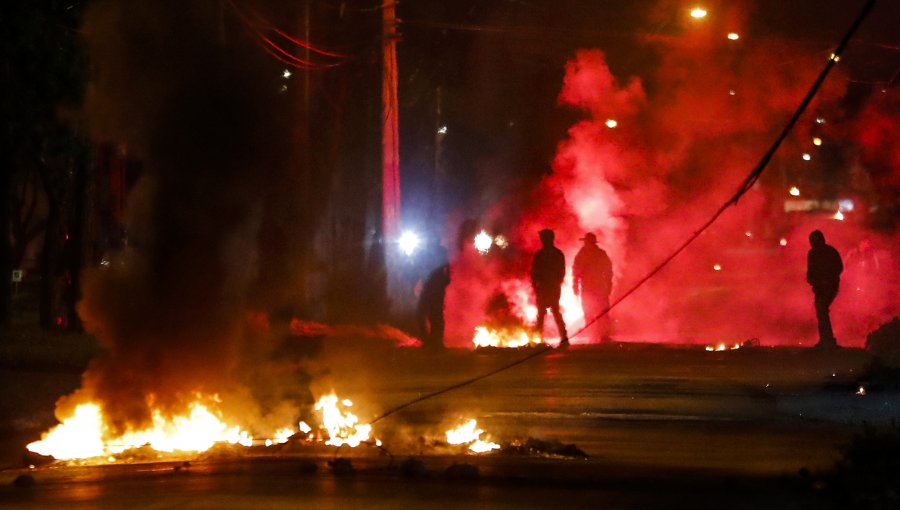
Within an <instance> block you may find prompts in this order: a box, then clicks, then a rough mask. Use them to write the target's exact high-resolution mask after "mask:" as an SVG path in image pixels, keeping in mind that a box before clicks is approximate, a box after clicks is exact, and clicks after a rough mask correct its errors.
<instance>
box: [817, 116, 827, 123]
mask: <svg viewBox="0 0 900 510" xmlns="http://www.w3.org/2000/svg"><path fill="white" fill-rule="evenodd" d="M816 124H825V119H824V118H822V117H816Z"/></svg>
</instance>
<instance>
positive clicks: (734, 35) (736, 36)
mask: <svg viewBox="0 0 900 510" xmlns="http://www.w3.org/2000/svg"><path fill="white" fill-rule="evenodd" d="M740 38H741V36H740V34H738V33H737V32H730V33H729V34H728V40H729V41H737V40H738V39H740Z"/></svg>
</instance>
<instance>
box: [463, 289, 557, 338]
mask: <svg viewBox="0 0 900 510" xmlns="http://www.w3.org/2000/svg"><path fill="white" fill-rule="evenodd" d="M485 317H486V318H485V323H484V324H483V325H481V326H478V327H476V328H475V335H474V337H473V338H472V343H473V344H474V345H475V348H476V349H485V348H522V347H534V346H539V345H542V344H543V341H542V340H541V337H540V335H538V334H536V333H535V332H534V331H533V330H532V328H529V327H527V326H526V325H525V324H524V323H523V321H522V320H521V319H520V318H519V317H518V316H517V315H516V314H515V313H514V312H513V306H512V303H510V301H509V299H508V298H507V296H506V294H505V293H504V292H502V291H498V292H496V293H495V294H494V296H493V297H492V298H491V299H490V300H489V301H488V304H487V306H486V308H485Z"/></svg>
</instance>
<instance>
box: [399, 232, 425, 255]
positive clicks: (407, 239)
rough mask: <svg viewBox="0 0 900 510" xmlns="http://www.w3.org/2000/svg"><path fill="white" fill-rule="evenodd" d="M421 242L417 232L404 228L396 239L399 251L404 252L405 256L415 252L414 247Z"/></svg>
mask: <svg viewBox="0 0 900 510" xmlns="http://www.w3.org/2000/svg"><path fill="white" fill-rule="evenodd" d="M421 243H422V240H421V239H419V236H418V234H416V233H415V232H413V231H411V230H406V231H404V232H403V234H402V235H401V236H400V238H399V239H397V244H398V245H399V246H400V251H402V252H403V253H404V254H406V256H407V257H409V256H411V255H412V254H413V253H415V251H416V249H417V248H418V247H419V245H420V244H421Z"/></svg>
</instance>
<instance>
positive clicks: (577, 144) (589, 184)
mask: <svg viewBox="0 0 900 510" xmlns="http://www.w3.org/2000/svg"><path fill="white" fill-rule="evenodd" d="M726 18H728V20H729V22H730V23H732V26H733V27H734V28H733V30H738V31H739V30H740V25H741V22H742V18H741V17H740V16H737V15H733V16H726ZM645 44H646V45H647V47H648V49H652V50H653V51H655V52H656V53H657V55H658V57H659V60H658V63H657V65H656V67H655V69H654V70H653V71H652V72H651V73H648V74H647V75H646V76H642V77H617V76H615V75H614V73H613V72H612V71H611V70H610V68H609V66H608V64H607V60H606V56H605V54H604V53H603V52H602V51H600V50H582V51H579V52H577V54H576V55H575V57H574V58H573V59H572V60H571V61H570V62H569V63H568V64H567V65H566V73H565V78H564V83H563V88H562V91H561V93H560V95H559V101H560V103H561V104H562V105H564V106H565V107H570V108H575V109H577V110H578V111H581V112H582V113H583V115H584V118H583V120H581V121H579V122H578V123H576V124H575V125H573V126H572V127H571V128H570V129H569V131H568V137H567V138H566V139H565V140H563V141H561V142H560V143H559V146H558V150H557V154H556V157H555V159H554V161H553V173H552V174H551V175H548V176H547V177H545V178H544V179H543V180H542V182H541V183H540V186H539V187H538V189H537V190H536V191H535V193H534V196H533V197H532V199H531V200H530V201H529V203H530V204H533V205H532V206H530V207H528V208H526V210H524V211H519V212H518V213H515V214H516V215H518V218H519V219H518V221H517V225H516V227H515V229H514V233H513V239H514V242H515V243H516V244H517V245H518V246H519V247H521V248H522V251H523V253H522V255H521V256H520V258H519V263H518V266H517V269H518V270H519V273H518V274H514V273H513V272H512V271H509V269H508V266H507V269H505V270H502V271H500V270H498V271H493V269H492V266H491V264H490V263H488V262H482V261H478V260H473V259H472V257H466V256H464V257H460V258H458V259H457V261H456V263H455V265H454V275H455V277H454V283H453V285H460V288H466V289H469V288H471V287H474V286H479V285H480V286H481V287H488V288H491V286H492V284H488V285H485V283H484V282H499V281H504V280H506V281H509V280H510V279H517V280H518V281H519V283H520V284H519V287H520V288H525V289H526V290H527V284H526V280H527V276H526V275H527V256H528V255H529V254H530V253H532V252H533V251H534V250H536V249H537V248H538V239H537V232H538V230H540V229H541V228H545V227H547V228H552V229H554V230H555V231H556V234H557V245H558V246H559V247H560V248H561V249H562V250H563V251H564V252H565V254H566V259H567V262H568V264H570V265H571V262H572V260H573V259H574V256H575V253H576V252H577V250H578V248H579V247H580V243H579V241H578V239H579V238H580V237H582V236H583V235H584V233H585V232H594V233H596V234H597V235H598V237H599V242H600V245H601V246H602V247H603V248H604V249H605V250H606V251H607V252H608V253H609V254H610V256H611V258H612V260H613V264H614V271H615V281H614V290H613V299H615V298H616V297H617V296H618V295H621V294H622V293H623V292H625V291H626V290H628V289H629V288H630V287H631V286H632V285H633V284H634V283H635V282H637V281H638V280H639V279H640V278H641V277H643V276H644V275H645V274H647V272H649V271H650V270H651V269H652V268H653V267H654V266H655V265H656V264H658V263H659V262H661V261H662V260H663V259H664V258H665V257H666V256H668V255H669V254H670V253H672V251H673V250H674V249H675V248H676V247H677V246H678V245H680V244H681V243H682V242H683V241H684V240H686V239H687V238H688V237H689V236H690V235H691V234H692V233H693V232H694V231H695V230H696V229H697V228H698V227H699V226H700V225H702V224H703V223H704V222H705V221H706V220H707V219H708V218H709V217H710V216H711V215H712V214H713V213H714V212H715V210H716V209H717V208H718V207H719V206H720V205H721V204H722V203H724V202H725V201H726V200H727V199H728V198H730V196H731V195H733V194H734V192H735V191H736V190H737V187H738V185H739V183H740V182H741V181H742V180H743V178H744V177H745V176H746V175H747V174H748V173H749V171H750V170H751V169H752V168H753V166H754V165H755V164H756V163H757V161H758V160H759V159H760V157H761V156H762V155H763V154H764V153H765V151H766V150H767V149H768V147H769V145H770V144H771V143H772V141H773V140H774V139H775V137H776V136H777V134H778V132H779V131H780V130H781V129H782V128H783V126H784V124H785V123H786V122H787V120H788V118H789V117H790V115H791V113H792V112H793V110H794V109H795V108H796V107H797V105H798V104H799V102H800V100H801V99H802V98H803V96H804V94H805V93H806V92H807V90H808V89H809V87H810V86H811V84H812V83H813V81H814V80H815V77H816V75H817V74H818V73H819V71H820V70H821V68H822V66H823V65H824V59H825V58H827V53H826V54H825V55H822V54H818V53H812V52H809V51H805V50H804V49H803V48H798V47H796V46H794V45H791V44H788V43H787V42H785V41H782V40H779V39H775V38H768V39H762V40H759V39H757V40H754V41H753V43H752V45H750V44H748V45H747V46H740V44H743V43H739V42H737V41H729V40H726V38H725V37H724V32H721V31H713V30H708V31H699V30H698V31H695V32H691V33H686V34H682V35H669V36H659V35H656V36H651V37H647V39H646V41H645ZM729 44H730V46H729ZM846 83H847V79H846V76H845V75H842V72H841V70H840V69H838V70H837V72H834V73H833V74H832V76H831V77H830V78H829V80H828V81H827V82H826V84H825V86H824V87H823V89H822V90H821V91H820V93H819V94H818V96H817V98H816V100H815V101H814V103H813V104H812V106H811V107H810V110H809V112H808V113H807V114H806V115H805V116H804V117H803V118H802V119H801V122H800V124H799V125H798V126H797V129H795V131H794V132H793V133H792V134H791V136H790V137H789V139H788V140H787V141H786V143H785V144H784V146H783V147H782V148H781V150H780V152H779V154H778V156H777V157H776V158H775V160H773V161H772V163H771V164H770V165H769V168H768V169H767V171H766V172H767V173H766V174H764V176H763V179H762V180H761V181H760V182H759V183H758V184H757V185H756V186H754V187H753V189H751V190H750V192H749V193H747V194H746V195H745V196H744V197H743V198H742V199H741V201H740V202H739V204H738V206H737V207H733V208H731V209H730V210H729V211H727V212H726V213H725V215H723V216H722V217H721V218H720V220H719V221H718V222H717V223H716V224H715V225H713V227H712V228H710V229H709V230H708V231H706V232H705V233H704V234H703V235H702V236H701V237H700V238H699V239H698V240H697V241H695V242H694V244H693V245H691V246H690V247H689V248H688V249H687V250H686V251H685V252H684V253H683V254H682V255H681V256H679V257H678V258H677V259H676V260H675V261H674V262H673V263H671V264H670V265H669V266H668V267H667V268H666V269H665V270H663V271H662V272H661V273H660V274H658V275H657V277H655V278H654V279H652V280H651V281H650V282H648V283H647V284H646V285H644V286H643V287H642V288H641V289H640V290H639V291H638V292H637V293H635V294H634V295H632V296H631V297H630V298H629V299H628V300H626V301H624V302H623V303H622V304H621V305H619V306H618V307H616V308H615V309H614V310H613V312H612V313H611V316H612V318H613V320H614V333H613V336H614V337H616V338H619V339H622V340H632V341H653V342H676V343H682V342H702V343H713V342H715V343H718V342H720V341H725V342H739V341H743V340H747V339H751V338H758V339H760V340H761V341H762V343H764V344H770V345H771V344H791V345H797V344H803V345H810V344H811V343H813V342H814V341H815V339H816V330H815V315H814V311H813V303H812V293H811V291H810V289H809V286H808V285H807V284H806V281H805V270H806V266H805V264H806V252H807V250H808V249H809V244H808V242H807V240H806V238H807V236H808V234H809V232H810V231H812V230H813V229H821V230H822V231H823V232H824V233H825V235H826V238H827V239H828V241H829V243H830V244H832V245H834V246H835V247H836V248H837V249H838V250H839V251H840V252H841V254H842V256H843V257H844V262H845V265H846V270H845V273H844V275H843V280H842V291H841V294H840V295H839V296H838V298H837V301H836V302H835V304H834V306H833V307H832V316H833V322H834V327H835V333H836V336H837V337H838V339H839V342H840V343H841V344H843V345H861V344H862V343H863V342H864V337H865V334H866V333H867V332H869V331H871V330H872V329H874V328H875V327H877V325H879V324H880V323H882V322H884V321H885V320H888V319H890V317H892V316H893V315H895V314H897V313H898V311H900V309H898V305H897V303H898V302H900V300H898V297H900V296H898V290H897V289H898V285H897V283H898V278H900V274H898V265H897V263H896V260H897V256H898V253H897V246H898V243H897V234H896V233H894V232H893V230H891V229H892V228H893V218H891V219H889V220H887V221H886V222H883V223H887V224H888V227H889V229H888V230H886V231H884V230H876V229H874V228H870V227H872V226H873V225H874V226H877V225H875V223H873V222H872V221H870V218H868V217H867V214H869V213H868V212H867V211H868V210H869V209H870V208H872V207H875V206H876V205H877V204H879V203H880V204H882V207H883V204H890V203H892V202H895V201H896V192H895V190H896V182H897V179H898V177H897V175H898V174H897V171H898V170H897V169H898V165H897V157H896V156H897V143H896V141H895V138H896V137H891V136H890V135H889V134H888V133H890V132H891V130H892V128H893V127H896V123H897V111H896V108H894V109H891V108H889V106H890V104H889V103H890V101H889V100H888V99H886V98H884V97H878V98H875V99H874V100H873V99H870V100H869V101H870V102H869V104H868V106H867V107H866V108H864V109H863V110H862V113H861V114H859V115H858V116H855V115H854V114H853V113H852V112H848V111H846V109H845V108H844V106H843V105H844V104H845V101H844V98H845V97H846V95H847V90H846ZM892 94H893V95H895V92H893V91H888V92H886V93H885V94H884V95H886V96H891V95H892ZM817 117H819V118H821V119H822V120H823V121H824V124H823V123H821V122H817V121H816V119H817ZM825 117H827V118H825ZM610 120H615V124H614V125H613V124H612V123H608V122H609V121H610ZM835 125H838V126H844V127H843V132H842V129H841V128H839V127H836V126H835ZM611 126H613V127H611ZM814 136H815V137H820V138H822V139H823V140H824V143H823V145H822V146H817V145H814V144H813V142H812V140H813V137H814ZM848 146H850V147H852V146H855V147H856V149H854V150H844V151H840V150H836V149H835V147H844V148H846V147H848ZM803 153H808V154H810V155H811V159H810V161H806V160H804V159H803V158H802V157H801V156H802V154H803ZM848 153H849V154H855V155H856V156H855V161H846V160H844V159H851V158H847V157H846V156H842V155H845V154H848ZM842 157H843V158H844V159H842ZM848 166H850V167H852V169H851V170H850V171H848V168H847V167H848ZM846 174H851V175H856V176H857V179H858V180H864V181H865V180H867V179H868V180H871V183H872V185H871V186H870V188H871V189H872V192H871V193H869V194H863V193H862V192H860V191H859V190H861V189H862V190H865V186H859V185H858V183H846V184H847V186H845V187H843V189H845V190H854V191H853V192H852V193H853V194H852V195H851V196H849V197H845V195H844V194H839V193H836V191H835V188H834V183H836V182H838V183H839V182H841V179H843V177H842V176H844V175H846ZM876 183H877V184H876ZM792 185H798V186H800V187H801V188H803V190H804V195H802V197H801V198H803V199H817V200H818V199H825V200H829V201H832V202H833V203H835V204H836V199H838V198H852V199H853V200H854V211H844V212H845V213H846V214H845V216H846V219H845V220H844V221H839V220H836V219H834V217H833V216H834V214H835V213H836V212H837V205H834V206H833V208H832V209H831V210H828V208H825V210H823V211H820V212H790V213H788V212H785V208H784V203H785V200H786V199H791V198H792V197H791V196H790V195H789V193H788V190H789V188H790V187H791V186H792ZM878 186H889V187H890V186H893V188H891V189H893V190H894V191H892V192H891V193H893V195H891V197H877V196H876V195H877V193H878V192H877V190H876V189H875V188H876V187H878ZM892 197H893V198H892ZM885 198H887V200H885ZM506 214H507V215H510V214H511V213H510V211H508V210H507V211H506ZM886 214H887V215H890V214H892V213H890V212H888V213H886ZM486 272H488V273H490V274H485V273H486ZM460 279H462V280H464V281H463V282H460ZM496 286H497V287H499V286H501V284H499V283H497V284H496ZM507 287H508V286H507ZM450 292H451V296H450V298H449V299H450V302H454V298H453V296H452V294H453V293H454V292H455V291H454V290H453V288H452V286H451V289H450ZM517 293H519V294H521V293H522V291H517ZM510 297H511V298H513V299H515V297H514V296H510ZM456 301H460V300H456ZM468 308H469V309H473V308H474V310H472V312H471V313H470V314H469V315H470V316H469V317H467V319H468V320H467V321H463V320H459V321H458V323H465V324H466V326H469V325H470V324H471V323H473V322H474V323H478V322H484V321H485V318H484V317H483V310H484V309H483V308H482V309H478V308H477V306H476V307H473V306H471V305H469V307H468ZM455 313H458V314H460V312H455ZM479 314H480V316H479ZM462 315H466V314H465V313H462ZM574 326H575V327H576V328H577V327H578V326H580V324H579V323H577V321H576V323H575V324H574ZM570 329H572V328H571V327H570ZM457 333H458V334H459V335H461V336H462V338H463V339H464V342H467V341H468V339H469V338H471V334H466V332H465V331H458V332H457ZM591 340H593V339H590V338H576V339H575V341H576V342H579V341H580V342H585V341H591Z"/></svg>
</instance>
